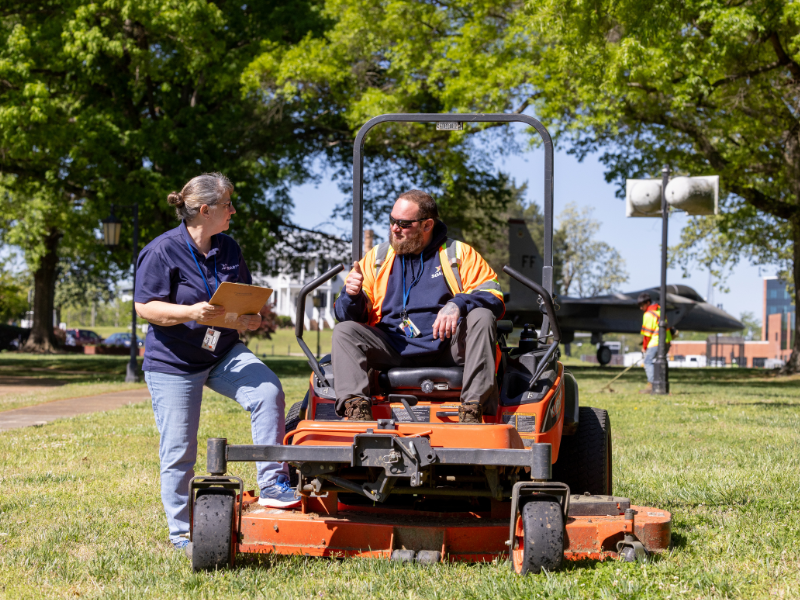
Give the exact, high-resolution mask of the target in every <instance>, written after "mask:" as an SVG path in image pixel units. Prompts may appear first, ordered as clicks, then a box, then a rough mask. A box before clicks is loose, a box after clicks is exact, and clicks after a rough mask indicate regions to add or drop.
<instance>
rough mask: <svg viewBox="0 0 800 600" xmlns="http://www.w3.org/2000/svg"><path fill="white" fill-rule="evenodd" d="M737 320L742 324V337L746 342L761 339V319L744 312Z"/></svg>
mask: <svg viewBox="0 0 800 600" xmlns="http://www.w3.org/2000/svg"><path fill="white" fill-rule="evenodd" d="M739 320H740V321H741V322H742V323H743V324H744V329H743V330H742V337H744V338H745V339H746V340H760V339H761V319H759V318H758V317H756V316H755V315H754V314H753V313H751V312H750V311H745V312H743V313H742V314H741V315H739Z"/></svg>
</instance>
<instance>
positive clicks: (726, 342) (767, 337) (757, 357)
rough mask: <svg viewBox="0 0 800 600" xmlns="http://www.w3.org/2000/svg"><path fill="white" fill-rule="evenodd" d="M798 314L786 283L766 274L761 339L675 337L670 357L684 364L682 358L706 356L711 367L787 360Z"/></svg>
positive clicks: (770, 363)
mask: <svg viewBox="0 0 800 600" xmlns="http://www.w3.org/2000/svg"><path fill="white" fill-rule="evenodd" d="M795 314H796V310H795V307H794V305H793V304H792V297H791V295H790V294H789V293H788V292H787V291H786V284H785V283H784V282H783V281H781V280H780V279H778V278H777V277H767V278H765V279H764V304H763V312H762V317H763V318H762V320H761V323H762V326H761V339H760V340H745V339H744V338H742V337H738V336H722V335H710V336H708V338H707V339H706V340H705V341H682V340H676V341H674V342H672V346H671V347H670V350H669V358H670V360H671V361H676V362H677V363H678V364H681V362H683V361H682V359H681V357H689V356H705V358H706V364H707V365H708V366H720V367H721V366H727V365H732V364H736V365H739V366H740V367H771V366H773V365H774V364H775V362H776V361H783V362H786V361H787V360H788V359H789V355H790V354H791V353H792V346H793V345H794V324H795Z"/></svg>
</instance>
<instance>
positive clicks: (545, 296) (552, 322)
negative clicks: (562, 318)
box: [503, 265, 561, 390]
mask: <svg viewBox="0 0 800 600" xmlns="http://www.w3.org/2000/svg"><path fill="white" fill-rule="evenodd" d="M503 271H505V272H506V273H508V274H509V275H511V277H513V278H514V279H516V280H517V281H519V282H520V283H521V284H522V285H524V286H525V287H527V288H530V289H531V290H533V291H534V292H535V293H536V294H539V296H540V297H541V298H542V302H543V303H544V310H545V314H546V315H547V319H545V321H544V322H543V324H542V328H543V329H544V328H546V327H548V324H547V321H549V327H550V330H551V331H552V332H553V343H552V344H550V347H549V348H548V349H547V352H545V354H544V356H543V357H542V360H541V361H540V362H539V366H538V367H537V368H536V372H535V373H534V374H533V377H531V380H530V381H529V382H528V389H529V390H531V389H533V386H534V385H536V382H537V381H538V380H539V377H540V376H541V375H542V373H543V372H544V370H545V368H546V367H547V363H548V362H549V361H550V357H551V356H553V353H554V352H555V351H556V349H557V348H558V343H559V342H560V341H561V328H560V327H559V326H558V318H556V309H555V307H554V305H553V297H552V296H551V295H550V292H548V291H547V290H546V289H544V288H543V287H542V286H540V285H539V284H538V283H536V282H535V281H531V280H530V279H528V278H527V277H525V276H524V275H523V274H522V273H520V272H519V271H517V270H515V269H512V268H511V267H509V266H508V265H506V266H504V267H503ZM545 339H547V332H546V331H545Z"/></svg>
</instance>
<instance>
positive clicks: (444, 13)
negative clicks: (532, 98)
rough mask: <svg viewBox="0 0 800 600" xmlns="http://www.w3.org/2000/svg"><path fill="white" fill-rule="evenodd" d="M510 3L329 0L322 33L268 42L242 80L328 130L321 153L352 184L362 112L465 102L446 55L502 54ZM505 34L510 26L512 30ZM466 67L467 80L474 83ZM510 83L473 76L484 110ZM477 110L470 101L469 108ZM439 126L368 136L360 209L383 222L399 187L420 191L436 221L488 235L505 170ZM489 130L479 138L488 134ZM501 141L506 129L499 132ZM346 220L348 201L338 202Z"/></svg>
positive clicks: (493, 230) (497, 107) (389, 128)
mask: <svg viewBox="0 0 800 600" xmlns="http://www.w3.org/2000/svg"><path fill="white" fill-rule="evenodd" d="M510 6H512V3H510V2H500V3H497V2H491V3H490V2H478V3H475V2H471V3H467V2H462V1H458V2H454V3H452V4H445V3H422V2H415V1H407V0H400V1H390V2H387V1H382V0H358V1H349V0H330V1H328V2H326V3H325V4H324V8H323V11H322V14H323V16H324V17H325V18H327V19H329V20H330V22H331V23H332V25H331V27H330V29H328V30H327V31H326V32H325V35H324V36H322V37H319V38H311V37H307V38H305V39H304V40H302V41H301V42H300V43H299V44H296V45H293V46H288V45H285V44H283V45H282V44H267V45H264V47H263V53H262V54H261V55H260V56H259V57H258V58H257V59H256V60H255V61H253V63H252V64H251V65H250V67H249V68H248V70H247V71H246V72H245V74H244V76H243V82H244V84H245V86H246V88H247V89H248V90H249V91H250V93H251V94H252V95H254V96H256V97H259V98H261V99H262V100H263V101H264V102H265V104H266V106H268V107H272V110H276V111H277V110H282V109H281V107H282V106H283V105H284V104H286V103H295V102H296V103H299V104H301V105H302V107H303V108H302V114H303V118H304V119H305V121H306V122H307V123H308V127H313V128H318V129H319V130H320V131H322V132H324V134H325V135H326V138H327V143H328V148H327V150H326V155H325V156H326V159H327V161H328V164H329V165H330V166H331V168H332V169H333V170H334V173H335V175H336V177H338V178H339V180H340V182H341V187H342V189H343V190H349V179H350V172H351V168H352V167H351V165H352V154H351V147H352V146H351V144H352V139H353V136H354V135H355V133H356V132H357V131H358V129H359V128H360V127H361V126H362V125H363V124H364V123H366V122H367V121H368V120H369V119H370V118H372V117H375V116H377V115H379V114H382V113H392V112H409V113H419V112H448V111H451V110H453V109H454V108H459V109H462V110H463V109H464V108H465V107H464V106H462V105H461V104H460V100H461V99H462V98H463V94H464V92H466V90H461V91H459V90H458V89H450V88H449V87H448V84H449V82H450V81H456V80H457V77H456V78H455V79H454V78H453V75H457V73H453V72H451V71H452V65H453V61H461V60H463V61H465V67H466V66H467V65H466V63H469V65H470V66H471V65H472V61H473V59H474V58H475V57H476V56H477V57H479V58H480V60H479V61H478V63H482V62H483V60H484V59H485V58H486V55H485V54H481V53H480V52H478V53H477V54H476V52H475V49H476V48H479V49H482V50H487V51H488V50H490V49H491V54H492V56H493V58H492V61H494V62H497V63H501V62H502V61H503V60H504V57H509V56H510V52H507V51H505V50H503V49H502V48H501V47H500V45H499V44H497V38H498V36H500V37H502V36H503V35H505V33H504V32H505V30H506V28H507V26H506V23H505V19H504V16H503V13H504V12H505V11H507V9H508V8H509V7H510ZM509 35H510V34H509ZM479 77H480V75H479V74H477V73H475V74H474V77H470V80H469V81H468V82H465V81H462V80H458V85H459V86H461V85H466V86H467V87H468V88H471V87H472V86H474V85H476V83H477V82H479V81H480V79H479ZM507 83H508V82H505V81H503V80H502V79H497V78H490V79H488V80H483V81H480V88H481V89H482V90H485V91H486V92H487V93H488V94H489V98H486V100H487V102H482V103H481V106H480V109H481V110H484V109H486V108H487V106H489V107H490V109H491V110H493V111H502V110H505V109H506V108H508V106H509V98H508V90H509V86H508V85H507ZM474 107H475V108H478V105H477V103H476V104H475V106H474ZM476 132H477V133H480V132H481V128H479V127H472V128H470V127H469V126H468V127H467V130H466V131H464V132H454V133H448V132H441V131H440V132H437V131H435V128H434V127H433V126H428V125H425V126H423V125H410V124H385V125H381V126H378V127H376V128H375V129H373V130H372V131H371V132H370V134H369V136H368V137H367V138H366V142H365V147H364V150H365V156H366V157H367V158H366V160H365V186H364V196H365V214H366V217H367V220H368V222H369V221H371V222H372V223H379V224H385V222H386V218H387V217H388V212H389V209H390V207H391V204H392V203H393V201H394V199H395V198H396V196H397V194H398V193H399V192H400V191H404V190H406V189H408V188H410V187H418V188H422V189H426V190H429V191H430V192H432V193H433V194H434V195H435V196H436V199H437V202H438V203H439V206H440V213H441V214H442V216H443V218H444V220H445V221H446V222H447V223H448V224H449V225H452V226H454V227H455V228H457V229H459V230H461V231H462V232H464V233H465V235H466V234H467V233H469V234H470V235H471V237H476V238H477V237H480V238H483V239H486V240H494V239H497V236H498V235H499V229H498V224H502V220H501V219H500V218H499V217H500V215H501V213H502V212H503V211H504V210H505V209H506V207H507V205H508V202H509V200H510V197H509V195H508V193H507V186H506V178H505V177H504V176H502V174H501V175H495V174H493V173H492V171H493V170H494V169H493V167H492V164H491V162H490V161H489V160H488V158H489V155H488V154H487V153H486V152H485V148H484V147H483V145H482V144H478V143H477V142H476V140H475V139H473V138H474V137H475V136H474V135H472V134H475V133H476ZM488 138H489V136H487V139H488ZM501 138H502V139H503V140H505V141H506V142H508V139H509V138H508V137H507V136H501ZM337 214H338V215H339V216H342V217H345V218H349V216H350V206H349V202H345V203H343V204H342V205H341V206H339V207H338V209H337Z"/></svg>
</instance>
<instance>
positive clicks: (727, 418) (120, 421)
mask: <svg viewBox="0 0 800 600" xmlns="http://www.w3.org/2000/svg"><path fill="white" fill-rule="evenodd" d="M123 364H124V363H123ZM268 364H270V366H271V367H272V368H273V369H274V370H275V371H276V373H277V374H278V375H279V376H280V377H281V379H282V381H283V382H284V385H285V388H286V391H287V406H288V404H290V403H291V402H293V401H296V400H299V399H300V398H301V397H302V395H303V393H304V390H305V387H306V385H307V383H306V382H307V377H308V368H307V367H306V366H305V365H304V361H302V360H300V359H286V358H285V359H281V360H278V359H275V360H272V359H270V360H269V361H268ZM620 370H621V369H614V368H605V369H599V368H581V367H573V372H575V374H576V377H577V379H578V382H579V385H580V386H581V395H580V399H581V404H582V405H592V406H598V407H602V408H606V409H607V410H608V411H609V412H610V414H611V419H612V423H613V426H612V432H613V442H614V453H615V456H614V461H615V462H614V482H615V493H616V494H618V495H623V496H629V497H630V498H632V499H633V501H634V502H635V503H638V504H645V505H650V506H657V507H662V508H665V509H668V510H670V511H672V513H673V517H674V523H673V538H672V541H673V546H674V547H673V549H672V550H671V552H670V553H669V554H667V555H664V556H660V557H657V558H655V559H651V560H649V561H648V562H646V563H643V564H629V563H622V562H616V561H609V562H605V563H596V562H584V563H579V564H567V565H566V567H565V568H563V569H562V570H560V571H558V572H555V573H552V574H545V575H540V576H531V577H527V578H521V577H518V576H516V575H514V574H513V573H511V571H510V569H509V567H508V566H507V565H506V564H505V563H501V562H498V563H495V564H484V565H478V564H474V565H470V564H455V565H437V566H433V567H420V566H416V565H398V564H394V563H390V562H388V561H377V560H325V559H307V558H299V557H266V558H263V559H262V560H260V561H251V560H242V559H241V558H240V560H239V564H238V565H237V568H236V569H234V570H232V571H222V572H218V573H193V572H192V571H191V568H190V566H189V562H188V561H187V560H186V558H185V557H184V556H183V554H182V553H180V552H176V551H174V550H172V549H171V548H170V546H169V544H168V542H167V531H166V520H165V517H164V515H163V512H162V507H161V501H160V497H159V476H158V436H157V432H156V428H155V425H154V423H153V415H152V412H151V409H150V406H149V404H140V405H136V406H129V407H126V408H122V409H120V410H116V411H113V412H110V413H105V414H94V415H87V416H82V417H77V418H74V419H70V420H64V421H59V422H55V423H51V424H49V425H45V426H43V427H36V428H26V429H21V430H16V431H10V432H6V433H3V434H0V482H2V483H3V485H2V491H0V597H3V598H22V597H26V598H27V597H31V598H33V597H36V598H39V597H61V598H63V597H69V598H75V597H103V598H139V597H142V598H252V599H256V598H280V599H288V598H308V599H310V598H314V599H319V598H369V599H373V598H392V599H395V598H431V599H434V598H435V599H440V598H443V599H449V598H453V599H460V598H520V599H523V598H524V599H531V598H665V599H666V598H800V385H798V384H800V381H799V380H798V379H774V378H772V377H770V376H768V375H766V374H765V373H764V372H763V371H762V372H759V371H753V370H746V369H717V370H706V369H685V370H681V371H676V370H674V371H672V374H671V380H672V392H673V393H672V395H671V396H668V397H653V396H641V395H639V394H637V393H636V390H637V389H638V388H639V387H641V386H642V385H643V380H644V376H643V373H642V369H634V370H632V371H631V372H629V373H628V374H626V375H625V376H624V377H623V378H622V379H621V380H619V381H618V382H615V383H614V385H613V388H614V390H615V392H614V393H599V392H598V390H599V389H600V388H601V387H602V386H603V385H604V384H605V383H606V382H607V381H608V380H609V379H610V378H611V377H613V376H614V375H615V374H617V373H619V372H620ZM216 436H225V437H227V438H228V439H229V441H230V442H231V443H249V442H250V426H249V422H248V418H247V414H246V413H245V412H244V411H242V410H241V409H240V408H239V407H238V405H237V404H235V403H234V402H233V401H230V400H227V399H224V398H221V397H219V396H217V395H215V394H212V393H209V394H207V396H206V399H205V402H204V406H203V413H202V418H201V423H200V447H201V456H200V458H199V464H200V465H205V456H204V453H203V449H204V447H205V439H206V438H208V437H216ZM232 466H233V473H234V474H237V475H240V476H242V477H244V478H245V482H246V484H247V485H248V487H250V488H252V487H255V470H254V467H253V465H252V464H249V465H248V464H236V463H233V464H232ZM201 469H202V467H201Z"/></svg>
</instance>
